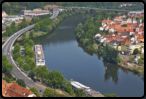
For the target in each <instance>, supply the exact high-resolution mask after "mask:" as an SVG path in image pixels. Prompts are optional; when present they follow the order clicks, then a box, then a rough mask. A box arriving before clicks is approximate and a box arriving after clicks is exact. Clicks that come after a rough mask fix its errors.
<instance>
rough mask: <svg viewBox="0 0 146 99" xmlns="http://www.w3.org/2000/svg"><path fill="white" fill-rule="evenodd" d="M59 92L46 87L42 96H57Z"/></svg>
mask: <svg viewBox="0 0 146 99" xmlns="http://www.w3.org/2000/svg"><path fill="white" fill-rule="evenodd" d="M58 96H59V94H58V93H57V92H55V91H54V90H52V89H50V88H46V89H45V91H44V92H43V97H58Z"/></svg>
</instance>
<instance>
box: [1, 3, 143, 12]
mask: <svg viewBox="0 0 146 99" xmlns="http://www.w3.org/2000/svg"><path fill="white" fill-rule="evenodd" d="M124 3H128V2H4V3H3V4H2V11H6V13H7V14H10V9H15V10H12V14H19V13H20V10H24V8H23V7H25V6H26V10H33V9H35V8H42V9H44V7H43V6H45V5H47V4H50V5H52V4H56V5H59V6H64V7H72V6H76V7H94V8H105V9H124V10H132V11H137V10H142V9H144V4H141V2H129V3H132V4H136V5H135V6H126V7H121V8H120V7H119V6H120V4H124ZM13 6H18V7H17V8H16V7H13Z"/></svg>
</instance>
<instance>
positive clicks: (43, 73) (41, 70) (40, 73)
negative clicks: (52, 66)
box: [34, 65, 49, 79]
mask: <svg viewBox="0 0 146 99" xmlns="http://www.w3.org/2000/svg"><path fill="white" fill-rule="evenodd" d="M34 71H35V76H36V77H37V78H41V79H43V78H46V77H47V75H48V72H49V71H48V69H47V66H45V65H44V66H38V67H37V68H35V70H34Z"/></svg>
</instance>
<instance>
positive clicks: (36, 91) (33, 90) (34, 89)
mask: <svg viewBox="0 0 146 99" xmlns="http://www.w3.org/2000/svg"><path fill="white" fill-rule="evenodd" d="M29 90H31V91H32V92H33V93H34V94H35V95H36V96H37V97H40V95H39V92H38V90H37V88H35V87H31V88H30V89H29Z"/></svg>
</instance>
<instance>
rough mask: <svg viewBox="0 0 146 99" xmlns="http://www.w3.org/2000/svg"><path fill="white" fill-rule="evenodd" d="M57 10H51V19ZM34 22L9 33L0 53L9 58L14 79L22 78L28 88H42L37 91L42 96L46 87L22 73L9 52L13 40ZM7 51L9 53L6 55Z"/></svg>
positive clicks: (30, 27) (29, 28) (54, 16)
mask: <svg viewBox="0 0 146 99" xmlns="http://www.w3.org/2000/svg"><path fill="white" fill-rule="evenodd" d="M58 12H59V10H55V11H53V15H52V16H51V17H50V18H51V19H52V20H54V19H55V18H56V17H57V16H58ZM33 27H34V24H33V25H31V26H28V27H26V28H25V29H26V30H24V29H21V30H19V31H18V32H16V35H15V33H14V34H13V35H11V37H10V38H9V39H8V40H7V41H6V42H5V43H4V44H3V45H2V55H6V56H7V59H8V60H9V62H10V63H13V70H12V75H13V76H15V77H16V79H23V80H24V81H25V83H26V86H27V87H28V88H31V87H36V88H37V89H38V91H39V90H42V92H40V91H39V95H40V96H41V97H42V96H43V92H44V90H45V89H46V87H45V86H43V85H41V84H37V83H35V82H34V81H33V80H31V79H30V78H29V77H27V75H26V74H24V73H23V72H22V71H21V70H20V68H19V67H17V65H16V64H15V62H14V60H13V58H12V54H11V48H12V45H13V44H14V42H15V40H16V39H17V38H18V37H20V36H21V35H22V34H23V33H26V32H27V31H29V30H31V29H33ZM8 53H9V55H8Z"/></svg>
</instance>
